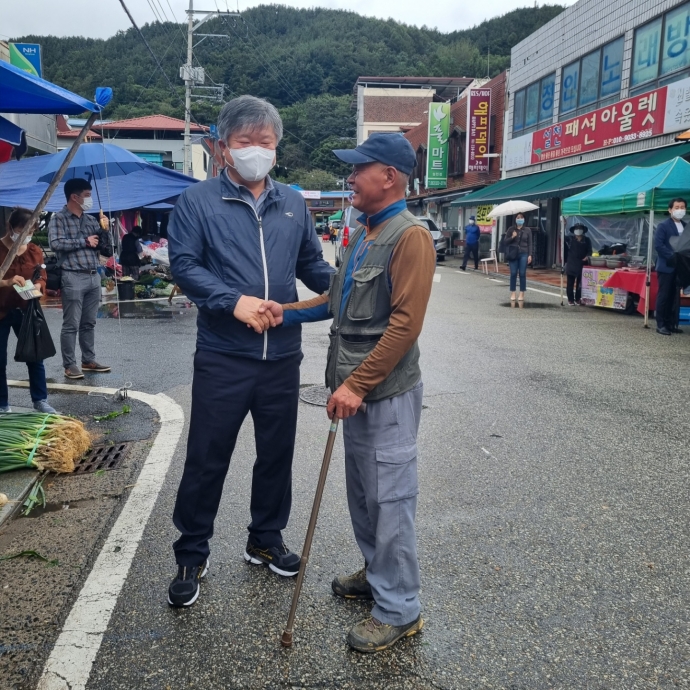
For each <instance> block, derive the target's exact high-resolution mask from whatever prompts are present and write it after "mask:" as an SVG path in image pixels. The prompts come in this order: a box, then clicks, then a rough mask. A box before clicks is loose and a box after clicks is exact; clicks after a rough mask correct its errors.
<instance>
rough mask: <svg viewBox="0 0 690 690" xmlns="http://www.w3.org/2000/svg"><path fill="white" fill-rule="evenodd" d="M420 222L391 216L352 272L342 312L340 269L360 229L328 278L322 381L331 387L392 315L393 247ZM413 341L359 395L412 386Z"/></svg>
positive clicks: (415, 373) (415, 370) (415, 377)
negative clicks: (327, 330)
mask: <svg viewBox="0 0 690 690" xmlns="http://www.w3.org/2000/svg"><path fill="white" fill-rule="evenodd" d="M414 225H419V221H418V220H417V219H416V218H415V217H414V216H413V215H412V214H411V213H410V212H409V211H403V212H402V213H399V214H398V215H397V216H393V217H392V218H391V219H390V220H389V221H388V223H387V224H386V226H385V227H384V228H383V230H381V232H380V233H379V236H378V237H377V238H376V240H374V243H373V244H372V245H371V246H370V247H369V251H368V252H367V255H366V257H365V258H364V261H363V262H362V265H361V266H360V267H359V268H358V269H357V270H356V271H355V272H354V273H353V274H352V279H353V285H352V290H351V292H350V296H349V298H348V300H347V304H346V305H345V307H344V309H342V310H341V308H340V304H341V301H342V294H343V282H344V280H345V271H346V268H347V266H348V265H349V263H350V259H351V258H352V254H353V252H354V251H355V248H356V247H357V243H358V241H359V238H360V237H361V235H362V233H363V232H366V229H365V228H360V230H359V231H357V232H356V233H355V234H354V235H353V236H352V237H351V238H350V243H349V245H348V247H347V250H346V252H345V256H344V257H343V262H342V264H341V267H340V270H339V271H338V272H337V273H336V274H335V275H334V276H333V282H332V285H331V289H330V298H329V305H328V306H329V311H330V312H331V314H333V324H332V325H331V332H330V345H329V348H328V363H327V365H326V385H327V386H328V387H329V388H330V389H331V391H335V390H336V389H337V388H338V387H339V386H340V385H341V384H342V383H343V382H344V381H345V379H347V378H348V377H349V376H350V374H351V373H352V372H353V371H354V370H355V369H356V368H357V367H358V366H359V365H360V364H361V363H362V362H363V361H364V360H365V359H366V358H367V356H368V355H369V353H370V352H371V351H372V350H373V349H374V348H375V347H376V344H377V342H378V340H379V338H380V337H381V336H382V335H383V333H384V331H385V330H386V328H387V327H388V322H389V320H390V316H391V311H392V309H391V290H390V281H389V276H388V266H389V264H390V259H391V255H392V254H393V250H394V249H395V245H396V244H397V243H398V240H399V239H400V238H401V237H402V235H403V233H404V232H405V231H406V230H407V229H408V228H411V227H412V226H414ZM421 375H422V373H421V370H420V368H419V347H418V345H417V343H416V342H415V344H414V345H413V346H412V347H411V348H410V349H409V350H408V351H407V352H406V353H405V355H404V356H403V358H402V359H401V360H400V361H399V362H398V364H397V366H396V367H395V368H394V369H393V371H391V373H390V374H389V375H388V377H387V378H386V379H384V380H383V381H382V382H381V383H380V384H379V385H378V386H376V387H375V388H374V389H373V390H372V391H371V392H370V393H369V394H368V395H367V396H366V397H365V398H364V399H365V400H366V401H374V400H384V399H386V398H392V397H394V396H396V395H400V394H402V393H405V392H407V391H409V390H411V389H412V388H413V387H414V386H415V385H416V384H417V382H418V381H419V379H420V378H421Z"/></svg>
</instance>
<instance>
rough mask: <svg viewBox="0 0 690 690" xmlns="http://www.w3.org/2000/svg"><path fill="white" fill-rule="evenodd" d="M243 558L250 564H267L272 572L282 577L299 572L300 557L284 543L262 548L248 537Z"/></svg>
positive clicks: (292, 575) (291, 575)
mask: <svg viewBox="0 0 690 690" xmlns="http://www.w3.org/2000/svg"><path fill="white" fill-rule="evenodd" d="M244 560H245V561H247V563H251V564H252V565H267V566H268V567H269V568H270V569H271V570H272V571H273V572H274V573H278V575H282V576H283V577H294V576H295V575H297V573H298V572H299V562H300V557H299V556H298V555H297V554H296V553H292V551H290V549H288V547H287V546H285V544H283V545H282V546H272V547H271V548H269V549H263V548H260V547H258V546H256V545H254V544H252V542H251V539H248V540H247V548H246V549H245V551H244Z"/></svg>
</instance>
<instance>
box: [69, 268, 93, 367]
mask: <svg viewBox="0 0 690 690" xmlns="http://www.w3.org/2000/svg"><path fill="white" fill-rule="evenodd" d="M60 294H61V295H62V332H61V333H60V349H61V350H62V364H63V366H64V367H65V369H66V368H67V367H69V366H71V365H73V364H76V363H77V356H76V353H75V346H76V342H77V333H79V347H80V348H81V361H82V362H85V363H86V362H95V361H96V352H95V349H94V339H95V334H94V328H95V327H96V315H97V314H98V306H99V304H100V302H101V278H100V276H99V275H98V273H95V274H94V275H91V274H89V273H78V272H77V271H64V270H63V271H62V282H61V293H60Z"/></svg>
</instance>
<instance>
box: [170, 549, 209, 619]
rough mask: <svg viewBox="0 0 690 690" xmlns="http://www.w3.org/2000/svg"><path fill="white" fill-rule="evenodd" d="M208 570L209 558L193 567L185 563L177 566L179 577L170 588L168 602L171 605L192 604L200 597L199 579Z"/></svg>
mask: <svg viewBox="0 0 690 690" xmlns="http://www.w3.org/2000/svg"><path fill="white" fill-rule="evenodd" d="M207 572H208V560H206V561H204V562H203V563H202V564H201V565H195V566H192V567H191V568H190V567H188V566H184V565H178V566H177V577H176V578H175V579H174V580H173V581H172V582H171V583H170V587H169V588H168V604H170V606H176V607H180V608H181V607H183V606H191V605H192V604H193V603H194V602H195V601H196V600H197V599H198V598H199V580H201V578H202V577H204V576H205V575H206V573H207Z"/></svg>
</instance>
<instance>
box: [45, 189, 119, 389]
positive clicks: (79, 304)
mask: <svg viewBox="0 0 690 690" xmlns="http://www.w3.org/2000/svg"><path fill="white" fill-rule="evenodd" d="M65 198H66V199H67V204H66V205H65V206H64V207H63V208H62V211H59V212H58V213H54V214H53V216H52V218H51V219H50V223H49V224H48V241H49V242H50V248H51V249H52V250H53V251H54V252H55V253H56V255H57V258H58V263H59V266H60V268H61V269H62V282H61V286H60V287H61V295H62V312H63V317H62V333H61V334H60V349H61V350H62V363H63V366H64V367H65V376H66V377H67V378H68V379H83V378H84V374H83V372H82V370H83V371H90V372H97V373H104V372H108V371H110V367H108V366H105V365H103V364H99V363H98V362H97V361H96V352H95V349H94V328H95V327H96V315H97V313H98V305H99V304H100V301H101V278H100V276H99V274H98V266H99V261H98V238H99V236H100V234H101V232H102V230H101V227H100V225H99V224H98V221H96V219H95V218H93V217H91V216H89V215H87V213H86V212H87V211H89V210H90V209H91V208H92V206H93V199H92V197H91V185H90V184H89V183H88V182H87V181H86V180H84V179H81V178H73V179H71V180H67V182H66V183H65ZM77 333H79V347H80V348H81V360H82V365H81V369H80V368H79V367H78V366H77V357H76V352H75V347H76V340H77Z"/></svg>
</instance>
